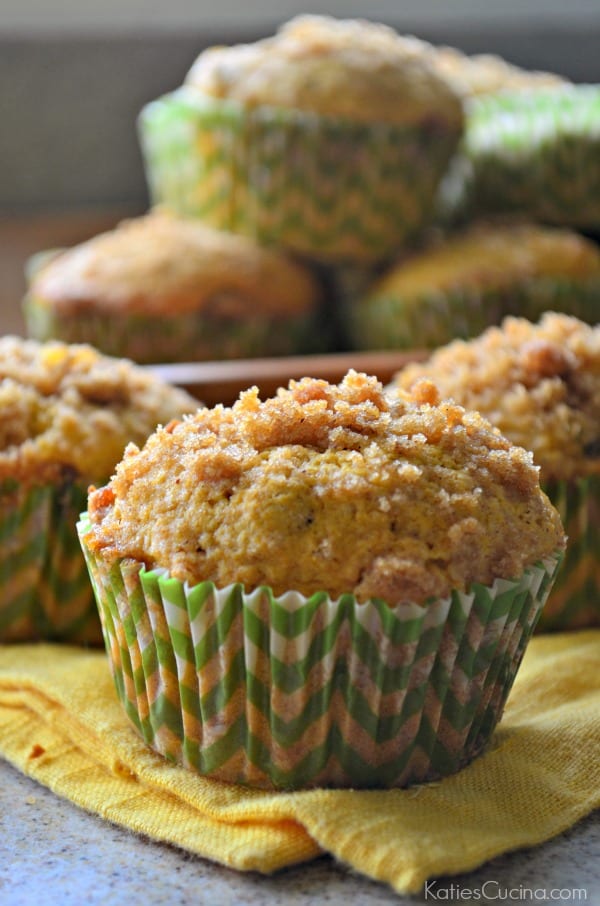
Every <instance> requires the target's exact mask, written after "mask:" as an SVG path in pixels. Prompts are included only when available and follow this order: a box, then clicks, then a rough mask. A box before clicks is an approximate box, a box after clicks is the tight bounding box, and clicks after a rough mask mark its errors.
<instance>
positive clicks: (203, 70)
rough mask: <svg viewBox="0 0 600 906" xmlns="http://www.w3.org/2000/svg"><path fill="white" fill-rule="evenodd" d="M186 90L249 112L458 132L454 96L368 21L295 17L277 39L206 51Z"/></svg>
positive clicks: (410, 51)
mask: <svg viewBox="0 0 600 906" xmlns="http://www.w3.org/2000/svg"><path fill="white" fill-rule="evenodd" d="M186 84H187V85H189V86H191V87H193V88H196V89H198V90H200V91H202V92H203V93H204V94H208V95H210V96H213V97H218V98H229V99H232V100H236V101H238V102H240V103H242V104H243V105H246V106H251V107H254V106H260V105H266V106H272V107H281V108H285V109H294V110H307V111H313V112H314V113H319V114H323V115H331V116H339V117H348V118H349V119H351V120H354V121H364V122H383V123H386V122H390V123H413V122H415V121H420V120H422V119H423V118H424V117H428V116H432V115H435V116H437V117H438V118H439V119H440V121H441V122H444V123H450V124H452V125H453V126H458V127H462V122H463V113H462V105H461V103H460V101H459V99H458V96H457V95H456V94H455V93H454V91H453V90H452V88H450V86H449V85H448V83H447V82H446V81H445V79H444V78H443V76H440V75H439V74H437V73H436V71H435V69H434V67H433V66H432V65H431V64H430V63H429V62H428V61H427V60H426V59H425V57H424V55H423V54H422V53H420V52H418V51H417V50H416V49H415V46H414V44H413V42H411V41H410V40H405V39H404V38H402V37H401V36H400V35H398V34H397V33H396V32H395V31H394V30H393V29H392V28H388V27H387V26H385V25H379V24H376V23H373V22H367V21H365V20H354V19H350V20H337V19H334V18H331V17H329V16H314V15H311V16H298V17H296V18H295V19H292V20H291V21H290V22H288V23H286V24H285V25H283V26H282V28H280V30H279V31H278V32H277V34H276V35H274V36H273V37H270V38H265V39H263V40H262V41H257V42H256V43H254V44H242V45H237V46H233V47H214V48H210V49H209V50H206V51H204V52H203V53H202V54H200V56H199V57H198V59H197V60H196V62H195V63H194V65H193V66H192V68H191V70H190V72H189V73H188V75H187V78H186Z"/></svg>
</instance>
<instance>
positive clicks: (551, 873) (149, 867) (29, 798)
mask: <svg viewBox="0 0 600 906" xmlns="http://www.w3.org/2000/svg"><path fill="white" fill-rule="evenodd" d="M398 846H399V847H401V846H402V840H401V839H399V840H398ZM544 901H546V902H558V903H561V902H562V903H574V902H587V903H589V904H593V906H598V904H600V812H595V813H593V814H591V815H590V816H589V817H588V818H586V819H584V820H583V821H581V822H580V823H579V824H578V825H576V826H575V827H574V828H572V829H571V830H570V831H568V832H567V833H565V834H562V835H561V836H560V837H557V838H556V839H554V840H551V841H549V842H548V843H546V844H544V845H543V846H540V847H537V848H535V849H531V850H527V851H521V852H516V853H512V854H508V855H505V856H502V857H499V858H497V859H494V860H493V861H491V862H488V863H487V864H486V865H484V866H482V867H481V868H480V869H479V870H478V871H475V872H473V873H471V874H468V875H461V876H460V877H458V878H452V879H443V880H441V881H438V882H436V883H435V884H433V885H431V887H430V888H429V890H427V891H424V892H423V894H422V895H420V896H416V897H402V896H399V895H397V894H396V893H394V891H392V890H391V888H389V887H387V886H385V885H383V884H379V883H376V882H375V881H371V880H369V879H368V878H365V877H362V876H360V875H357V874H356V873H355V872H353V871H351V870H349V869H348V868H346V867H345V866H342V865H339V864H338V863H336V862H335V861H334V860H333V859H331V858H329V857H323V858H320V859H317V860H315V861H314V862H311V863H308V864H306V865H301V866H297V867H295V868H292V869H288V870H286V871H282V872H280V873H279V874H276V875H273V876H270V877H263V876H262V875H259V874H257V873H247V874H242V873H238V872H235V871H232V870H230V869H227V868H223V867H222V866H219V865H216V864H213V863H211V862H208V861H206V860H203V859H201V858H199V857H197V856H191V855H190V854H187V853H185V852H182V851H181V850H178V849H175V848H172V847H169V846H165V845H163V844H159V843H155V842H153V841H150V840H147V839H145V838H142V837H140V836H136V835H135V834H132V833H131V832H129V831H126V830H123V829H122V828H120V827H116V826H113V825H111V824H108V823H107V822H105V821H103V820H101V819H100V818H98V817H96V816H94V815H90V814H88V813H87V812H85V811H83V810H81V809H79V808H77V807H76V806H74V805H72V804H71V803H70V802H67V801H65V800H63V799H60V798H58V797H57V796H55V795H54V794H53V793H52V792H50V791H49V790H47V789H45V788H44V787H42V786H40V785H39V784H38V783H36V782H35V781H33V780H31V779H29V778H28V777H25V776H23V775H22V774H20V773H19V772H18V771H16V770H15V769H14V768H13V767H12V766H11V765H9V764H7V763H6V762H3V761H0V904H2V906H25V904H27V906H29V904H34V903H35V904H36V906H38V904H44V906H54V904H60V906H83V904H97V906H104V904H113V903H115V904H117V903H118V904H121V903H127V904H136V906H137V904H143V906H170V904H178V906H186V904H203V903H210V904H215V906H245V904H247V906H257V904H267V906H271V904H272V906H276V904H286V906H295V904H301V906H313V904H314V906H317V904H319V906H320V904H330V906H337V904H348V903H357V904H361V906H363V904H364V906H375V904H386V903H390V904H392V903H394V904H415V903H426V902H431V903H434V902H452V903H465V902H470V903H472V902H478V903H484V904H497V903H499V902H520V903H528V902H530V903H536V902H544Z"/></svg>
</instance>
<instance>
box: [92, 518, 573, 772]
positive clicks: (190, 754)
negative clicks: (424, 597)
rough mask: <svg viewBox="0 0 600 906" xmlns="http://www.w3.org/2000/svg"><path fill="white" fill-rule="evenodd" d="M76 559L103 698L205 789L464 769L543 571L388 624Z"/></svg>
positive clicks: (351, 612)
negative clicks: (96, 641)
mask: <svg viewBox="0 0 600 906" xmlns="http://www.w3.org/2000/svg"><path fill="white" fill-rule="evenodd" d="M85 528H86V523H85V521H84V522H83V523H82V525H81V526H80V532H81V535H82V536H83V534H85ZM83 546H84V550H85V544H84V545H83ZM86 557H87V560H88V563H89V566H90V572H91V574H92V578H93V583H94V586H95V588H96V590H97V595H98V603H99V607H100V610H101V612H102V614H103V626H104V630H105V638H106V645H107V651H108V653H109V657H110V660H111V663H112V670H113V675H114V677H115V687H116V689H117V693H118V695H119V697H120V699H121V700H122V702H123V704H124V707H125V709H126V712H127V713H128V714H129V716H130V718H131V719H132V721H133V723H134V725H135V726H136V727H137V728H138V730H139V732H140V733H141V734H142V736H143V738H144V739H145V740H146V741H147V742H148V743H149V744H150V745H151V746H152V747H153V748H155V749H156V750H157V751H159V752H161V753H162V754H164V755H165V756H167V757H169V758H171V759H173V760H175V761H182V762H183V763H184V764H186V765H188V766H191V767H193V768H194V769H196V770H198V771H200V772H201V773H203V774H208V775H211V776H215V777H220V778H221V779H226V780H232V781H234V782H246V781H247V778H248V777H250V776H252V777H253V778H254V782H255V783H258V784H259V785H262V786H266V787H275V788H292V787H297V786H310V785H314V784H315V783H318V784H327V783H328V782H332V781H333V780H335V782H336V783H341V784H342V785H354V786H361V785H366V786H381V785H384V786H385V785H389V784H390V783H394V782H396V781H397V782H401V783H402V784H405V783H408V782H411V781H414V780H416V779H423V777H424V776H427V777H433V776H441V775H443V774H445V773H448V771H450V770H456V769H457V768H458V767H459V766H460V765H461V764H463V763H465V761H466V760H468V759H469V758H470V757H472V756H473V755H474V754H476V752H477V751H479V749H480V748H481V747H482V746H483V745H485V743H486V742H487V740H488V739H489V735H490V733H491V732H492V731H493V728H494V726H495V723H496V721H497V719H498V717H499V714H500V713H501V709H502V707H503V705H504V701H505V699H506V696H507V694H508V691H509V689H510V687H511V685H512V681H513V679H514V674H515V672H516V668H517V666H518V663H519V661H520V658H521V656H522V652H523V650H524V647H525V644H526V642H527V639H528V637H529V634H530V632H531V631H532V629H533V626H534V617H535V614H536V613H537V611H538V610H539V609H540V608H541V606H542V604H543V601H544V596H545V595H546V594H547V593H548V591H549V589H550V586H551V582H552V577H553V574H554V570H555V565H556V564H555V561H553V562H549V563H547V564H545V565H541V564H539V565H538V566H536V567H535V568H532V569H531V570H528V571H527V572H526V573H525V575H524V576H523V577H522V578H521V580H519V581H516V582H513V583H507V582H501V583H498V584H497V586H496V587H495V588H493V589H487V588H482V587H479V586H477V587H476V588H474V589H473V591H472V595H471V596H468V595H459V594H454V595H453V596H452V600H451V601H450V602H441V603H439V602H432V603H431V604H430V605H428V606H427V607H424V608H414V607H396V608H389V607H387V606H386V605H385V604H384V603H383V602H381V601H371V602H368V603H367V604H362V605H358V604H357V603H356V601H355V600H354V599H353V598H352V596H350V595H346V596H344V598H343V599H342V600H341V601H340V602H331V601H330V600H329V599H328V598H327V596H325V595H324V594H319V595H316V596H313V598H311V599H302V598H301V597H299V596H295V597H293V598H289V597H288V598H283V599H279V600H278V599H276V598H274V597H273V595H272V594H271V593H270V591H269V590H268V589H258V590H257V591H256V592H254V593H252V594H250V595H245V594H244V593H243V590H242V589H241V587H240V586H232V587H230V588H229V589H225V590H223V591H222V592H219V591H217V590H216V589H215V588H214V586H212V584H211V583H202V584H201V585H199V586H196V587H195V588H192V589H188V588H186V587H185V586H183V585H182V584H180V583H178V582H176V581H175V580H173V579H170V578H168V577H166V576H165V575H164V574H163V573H161V572H159V571H156V572H146V571H144V570H141V571H140V566H139V564H135V563H134V562H133V561H122V562H117V563H115V564H113V565H112V566H110V565H108V564H104V563H103V562H102V560H101V559H99V558H96V557H95V556H94V555H93V554H91V553H90V552H89V551H87V552H86ZM544 577H545V578H544ZM541 579H544V581H541ZM133 614H135V619H134V618H133ZM240 617H242V619H240ZM317 626H318V627H319V628H318V629H317ZM366 627H370V628H371V629H370V631H372V632H375V634H376V635H377V637H378V639H379V643H376V641H375V639H374V638H373V637H372V636H370V632H369V631H368V630H367V628H366ZM374 627H376V628H375V629H374ZM136 632H137V635H136ZM403 632H405V635H403ZM382 635H383V637H384V638H386V639H387V645H385V646H382V645H381V636H382ZM278 637H281V639H282V640H283V639H284V640H285V645H286V648H285V650H286V657H285V660H282V659H281V658H280V657H278V656H276V655H275V649H277V648H278V646H279V642H278V641H277V639H278ZM477 639H482V640H485V643H484V644H478V643H477ZM273 646H275V648H273ZM279 647H280V646H279ZM281 650H283V649H281ZM401 653H405V654H406V657H405V659H402V658H401V657H399V655H400V654H401ZM133 663H136V664H139V665H140V666H139V667H137V668H135V669H134V668H133V666H132V664H133ZM251 664H254V665H255V666H254V667H252V666H251ZM399 664H400V666H398V665H399ZM309 676H310V678H311V685H310V691H309V690H308V689H307V691H306V694H303V692H302V690H303V688H304V687H305V686H306V683H307V680H308V677H309ZM302 680H303V682H302ZM465 684H466V691H465V690H463V691H460V690H461V689H463V685H465ZM292 696H293V697H294V698H293V699H292ZM292 701H293V704H292ZM386 702H387V704H386ZM392 702H393V703H394V707H393V708H392V709H391V710H390V705H391V703H392ZM146 703H147V705H146ZM140 706H143V708H146V706H147V708H148V713H147V715H146V714H145V713H142V711H140ZM386 709H387V710H386ZM445 726H447V727H449V728H450V727H451V728H452V732H451V733H449V734H447V735H446V736H444V731H443V728H444V727H445ZM352 727H354V728H356V729H355V731H352V730H351V729H350V728H352ZM408 727H411V730H410V732H408V729H407V728H408ZM345 728H346V729H345ZM453 734H454V735H453ZM240 756H242V758H241V759H240ZM424 765H425V767H424ZM257 778H258V779H257Z"/></svg>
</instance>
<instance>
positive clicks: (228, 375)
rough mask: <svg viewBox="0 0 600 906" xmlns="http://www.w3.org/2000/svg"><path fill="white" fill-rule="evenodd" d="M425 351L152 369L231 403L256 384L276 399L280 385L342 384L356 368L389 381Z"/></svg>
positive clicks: (212, 399) (203, 395) (206, 398)
mask: <svg viewBox="0 0 600 906" xmlns="http://www.w3.org/2000/svg"><path fill="white" fill-rule="evenodd" d="M424 356H425V353H424V352H423V351H419V350H412V351H410V352H343V353H335V354H331V355H310V356H293V357H287V358H273V359H240V360H237V361H228V362H190V363H183V364H168V365H148V366H146V367H147V368H148V369H149V370H150V371H152V372H153V373H154V374H157V375H158V376H160V377H161V378H162V379H163V380H165V381H168V382H169V383H172V384H177V385H178V386H179V387H185V389H186V390H188V391H189V392H190V393H191V394H193V395H194V396H195V397H197V398H198V399H199V400H202V402H204V403H206V405H207V406H214V405H215V404H216V403H224V404H225V405H230V404H231V403H232V402H234V401H235V400H236V399H237V397H238V396H239V394H240V392H241V391H242V390H246V389H247V388H248V387H252V386H254V385H256V386H257V387H258V389H259V391H260V395H261V397H262V398H263V399H265V398H266V397H269V396H273V394H274V393H275V392H276V390H277V388H278V387H285V386H287V384H288V381H289V380H291V379H294V380H299V379H300V378H303V377H315V378H324V379H325V380H327V381H330V382H331V383H337V382H338V381H340V380H341V379H342V377H343V376H344V375H345V374H346V372H347V371H348V370H349V369H350V368H354V370H355V371H364V372H366V373H367V374H373V375H375V376H376V377H378V378H379V380H380V381H382V382H383V383H387V382H388V381H389V380H390V379H391V378H392V376H393V374H394V373H395V372H396V371H398V370H399V369H400V368H402V367H403V366H404V365H406V364H407V362H409V361H415V360H418V359H422V358H424Z"/></svg>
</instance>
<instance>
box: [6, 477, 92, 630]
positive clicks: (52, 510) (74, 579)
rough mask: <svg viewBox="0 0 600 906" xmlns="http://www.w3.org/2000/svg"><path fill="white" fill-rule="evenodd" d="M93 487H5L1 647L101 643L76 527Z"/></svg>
mask: <svg viewBox="0 0 600 906" xmlns="http://www.w3.org/2000/svg"><path fill="white" fill-rule="evenodd" d="M86 499H87V488H86V487H84V486H83V485H81V484H78V483H75V482H72V481H70V480H69V479H68V478H66V479H65V481H64V482H63V483H62V484H58V483H57V484H51V485H34V486H33V487H31V486H27V485H25V484H23V483H22V482H19V481H17V480H13V479H5V480H4V481H3V482H2V483H1V484H0V541H1V545H2V554H1V557H0V582H1V584H2V601H1V603H0V643H4V642H21V641H31V640H37V639H47V640H54V641H59V640H60V641H67V642H72V643H87V644H97V645H99V644H101V643H102V633H101V629H100V623H99V621H98V613H97V608H96V605H95V601H94V595H93V593H92V590H91V588H90V582H89V577H88V573H87V569H86V565H85V561H84V559H83V557H82V556H81V549H80V546H79V544H78V540H77V533H76V531H75V524H76V522H77V519H78V516H79V513H80V512H81V508H82V506H85V501H86Z"/></svg>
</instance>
